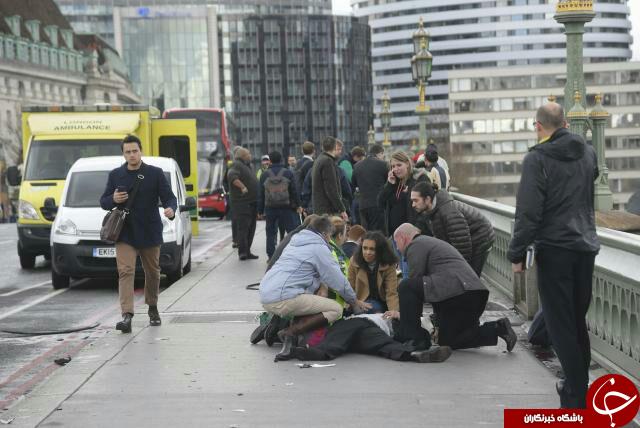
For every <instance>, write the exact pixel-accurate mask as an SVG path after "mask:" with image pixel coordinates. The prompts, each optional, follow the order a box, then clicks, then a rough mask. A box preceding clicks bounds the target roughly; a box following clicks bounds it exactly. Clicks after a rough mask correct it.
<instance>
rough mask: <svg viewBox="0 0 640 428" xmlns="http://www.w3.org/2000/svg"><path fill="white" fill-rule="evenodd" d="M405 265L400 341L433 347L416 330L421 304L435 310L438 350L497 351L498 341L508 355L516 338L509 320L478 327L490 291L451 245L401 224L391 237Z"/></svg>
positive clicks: (426, 335) (400, 292) (421, 331)
mask: <svg viewBox="0 0 640 428" xmlns="http://www.w3.org/2000/svg"><path fill="white" fill-rule="evenodd" d="M393 239H394V240H395V242H396V245H397V246H398V249H399V250H400V251H401V252H402V253H404V255H405V256H406V258H407V262H408V264H409V279H405V280H402V282H400V286H399V287H398V296H399V297H400V328H399V332H398V335H399V339H400V340H402V341H404V340H413V341H414V342H416V343H422V344H424V346H425V347H426V348H428V347H429V346H430V345H431V338H430V336H429V333H428V332H427V331H426V330H424V329H423V328H422V327H421V326H420V317H421V315H422V307H423V303H424V302H429V303H431V304H432V305H433V310H434V312H435V314H436V317H437V319H438V344H439V345H440V346H443V345H444V346H450V347H451V348H452V349H465V348H476V347H479V346H495V345H497V343H498V337H500V338H501V339H503V340H504V341H505V343H506V344H507V350H508V351H509V352H511V351H512V350H513V347H514V346H515V344H516V341H517V336H516V334H515V332H514V331H513V329H512V328H511V323H510V322H509V319H508V318H501V319H499V320H497V321H490V322H485V323H484V324H482V325H480V321H479V320H480V316H481V315H482V313H483V312H484V309H485V307H486V305H487V300H488V298H489V290H487V289H486V287H485V286H484V285H483V284H482V282H481V281H480V278H478V276H477V275H476V274H475V272H474V271H473V270H472V269H471V267H470V266H469V264H468V263H467V262H466V261H465V260H464V259H463V258H462V256H461V255H460V253H459V252H458V251H457V250H456V249H455V248H453V247H452V246H451V245H450V244H448V243H446V242H444V241H442V240H440V239H437V238H432V237H430V236H424V235H420V230H419V229H418V228H417V227H415V226H413V225H412V224H410V223H404V224H402V225H401V226H400V227H398V229H397V230H396V231H395V233H394V234H393Z"/></svg>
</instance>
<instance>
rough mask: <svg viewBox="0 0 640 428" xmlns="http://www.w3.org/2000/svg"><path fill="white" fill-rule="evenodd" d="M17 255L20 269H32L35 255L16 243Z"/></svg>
mask: <svg viewBox="0 0 640 428" xmlns="http://www.w3.org/2000/svg"><path fill="white" fill-rule="evenodd" d="M18 257H20V267H22V269H33V267H34V266H35V265H36V256H34V255H32V254H28V253H25V252H24V251H22V248H20V244H19V243H18Z"/></svg>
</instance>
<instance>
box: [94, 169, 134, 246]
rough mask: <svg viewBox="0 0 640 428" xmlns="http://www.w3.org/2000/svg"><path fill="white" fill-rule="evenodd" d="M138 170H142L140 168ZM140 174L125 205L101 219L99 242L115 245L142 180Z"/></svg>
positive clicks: (114, 209)
mask: <svg viewBox="0 0 640 428" xmlns="http://www.w3.org/2000/svg"><path fill="white" fill-rule="evenodd" d="M140 170H142V168H140ZM141 172H142V171H140V173H138V175H137V176H136V178H135V180H134V183H133V189H132V190H131V195H129V199H127V204H126V205H125V206H124V208H120V207H115V208H113V209H112V210H111V211H109V212H108V213H107V214H106V215H105V216H104V219H102V228H101V229H100V239H101V240H103V241H106V242H109V243H115V242H116V241H117V240H118V238H119V237H120V233H121V232H122V228H123V227H124V222H125V220H126V219H127V216H128V215H129V211H130V210H131V206H132V205H133V201H134V200H135V197H136V193H138V188H139V187H140V183H141V182H142V180H143V179H144V175H142V173H141Z"/></svg>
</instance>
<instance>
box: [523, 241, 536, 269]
mask: <svg viewBox="0 0 640 428" xmlns="http://www.w3.org/2000/svg"><path fill="white" fill-rule="evenodd" d="M535 259H536V247H534V246H533V245H529V246H528V247H527V257H526V259H525V263H524V268H525V269H530V268H531V267H532V266H533V262H534V261H535Z"/></svg>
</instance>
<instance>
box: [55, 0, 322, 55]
mask: <svg viewBox="0 0 640 428" xmlns="http://www.w3.org/2000/svg"><path fill="white" fill-rule="evenodd" d="M55 2H56V3H57V4H58V6H59V7H60V10H61V11H62V13H63V14H64V15H65V16H66V18H67V19H68V20H69V22H70V23H71V25H72V27H73V29H74V30H75V31H76V32H77V33H93V34H97V35H99V36H100V37H102V38H103V39H104V40H106V41H107V42H108V43H109V44H111V45H113V44H114V43H115V39H114V22H113V9H114V7H140V8H145V7H155V6H169V7H171V9H173V10H179V9H181V8H182V7H183V6H189V5H216V6H217V7H218V8H219V10H221V11H226V12H228V13H257V14H266V13H277V14H331V0H242V1H241V2H239V1H236V0H55Z"/></svg>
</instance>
